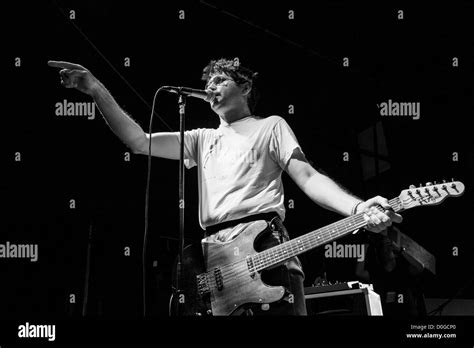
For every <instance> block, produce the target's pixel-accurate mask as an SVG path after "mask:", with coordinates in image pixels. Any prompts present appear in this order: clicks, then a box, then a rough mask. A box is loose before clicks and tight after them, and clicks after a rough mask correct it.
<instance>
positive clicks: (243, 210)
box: [176, 116, 301, 229]
mask: <svg viewBox="0 0 474 348" xmlns="http://www.w3.org/2000/svg"><path fill="white" fill-rule="evenodd" d="M176 136H177V137H178V141H179V133H176ZM184 142H185V143H184V158H185V165H186V167H187V168H192V167H194V166H195V165H197V167H198V187H199V223H200V225H201V227H202V228H204V229H205V228H206V227H207V226H211V225H215V224H218V223H221V222H224V221H229V220H235V219H239V218H243V217H245V216H248V215H254V214H259V213H268V212H276V213H278V214H279V215H280V217H281V218H282V220H284V218H285V206H284V194H283V185H282V181H281V173H282V171H283V169H284V168H285V167H286V165H287V163H288V161H289V159H290V157H291V155H292V154H293V151H294V150H295V149H297V148H298V149H300V150H301V148H300V146H299V144H298V141H297V140H296V137H295V135H294V133H293V131H292V130H291V128H290V126H289V125H288V123H287V122H286V121H285V120H284V119H283V118H281V117H279V116H270V117H267V118H261V117H257V116H248V117H245V118H243V119H240V120H238V121H235V122H233V123H231V124H228V123H227V122H225V121H223V120H221V124H220V126H219V127H218V128H217V129H209V128H198V129H194V130H190V131H186V132H185V136H184Z"/></svg>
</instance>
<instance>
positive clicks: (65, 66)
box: [48, 60, 85, 70]
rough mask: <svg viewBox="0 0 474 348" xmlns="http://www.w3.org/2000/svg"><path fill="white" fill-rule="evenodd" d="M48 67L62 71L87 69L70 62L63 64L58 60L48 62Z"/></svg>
mask: <svg viewBox="0 0 474 348" xmlns="http://www.w3.org/2000/svg"><path fill="white" fill-rule="evenodd" d="M48 65H49V66H50V67H53V68H62V69H71V70H73V69H85V68H84V67H83V66H81V65H79V64H74V63H69V62H62V61H57V60H48Z"/></svg>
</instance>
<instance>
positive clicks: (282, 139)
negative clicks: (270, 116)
mask: <svg viewBox="0 0 474 348" xmlns="http://www.w3.org/2000/svg"><path fill="white" fill-rule="evenodd" d="M295 149H299V150H300V151H301V152H303V151H302V150H301V146H300V145H299V144H298V140H297V139H296V136H295V133H293V131H292V129H291V128H290V126H289V125H288V123H287V122H286V121H285V120H284V119H283V118H280V119H279V120H278V122H277V123H275V125H274V127H273V130H272V133H271V139H270V149H269V150H270V155H271V157H272V159H273V160H274V161H275V162H276V163H277V164H278V165H279V166H280V167H281V168H282V169H283V170H284V169H285V168H286V165H287V164H288V161H289V160H290V158H291V156H292V155H293V151H294V150H295Z"/></svg>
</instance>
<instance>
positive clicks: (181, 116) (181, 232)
mask: <svg viewBox="0 0 474 348" xmlns="http://www.w3.org/2000/svg"><path fill="white" fill-rule="evenodd" d="M178 95H179V100H178V106H179V136H180V146H179V245H178V260H177V264H176V279H175V295H176V297H175V306H176V312H175V313H176V315H178V316H179V315H180V310H179V309H180V308H179V307H180V295H181V289H180V286H181V272H182V269H181V263H182V261H183V249H184V121H185V108H186V95H185V94H183V93H182V88H180V89H179V91H178Z"/></svg>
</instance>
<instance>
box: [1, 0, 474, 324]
mask: <svg viewBox="0 0 474 348" xmlns="http://www.w3.org/2000/svg"><path fill="white" fill-rule="evenodd" d="M473 7H474V6H473V3H472V2H468V1H465V2H463V1H459V2H454V3H449V5H448V3H444V4H439V5H435V4H429V5H424V6H419V7H416V8H415V7H413V6H411V5H409V4H408V3H405V2H401V3H387V4H385V5H383V6H382V5H372V4H371V5H368V4H359V3H352V2H344V1H334V2H318V3H317V4H310V3H309V2H304V3H303V2H282V3H278V4H276V3H273V2H250V1H239V2H233V3H231V2H217V1H211V0H209V1H208V2H199V1H173V2H153V3H152V2H127V3H118V2H113V1H101V2H100V3H98V2H97V3H95V2H93V1H44V2H42V3H41V4H36V5H32V4H26V3H22V2H21V3H19V4H16V5H13V4H9V5H8V6H7V7H6V8H5V9H4V10H3V13H4V16H5V17H6V21H5V22H4V23H3V24H4V25H5V26H6V27H5V30H4V33H5V34H6V35H5V38H4V41H3V42H2V46H3V48H2V51H3V54H2V56H3V57H4V58H6V61H5V62H4V63H3V64H2V65H3V67H4V68H3V71H4V79H3V86H4V88H3V93H2V94H3V98H4V99H3V104H4V106H6V107H5V108H4V115H3V119H2V125H3V127H2V130H3V132H2V139H3V140H5V142H4V145H3V146H2V157H1V164H2V170H1V172H2V176H3V179H2V180H1V182H0V192H1V202H2V205H3V208H2V213H3V214H2V216H3V218H2V219H1V222H0V228H1V239H0V240H1V241H2V243H4V242H5V241H10V242H11V243H17V244H21V243H29V244H33V243H37V244H38V245H39V260H38V261H37V262H30V261H29V260H15V259H3V260H2V261H1V263H0V267H1V269H2V286H1V293H2V296H1V297H0V317H1V318H3V319H10V318H23V317H25V316H38V317H40V318H43V317H53V318H63V317H64V318H70V317H81V315H82V303H83V295H84V279H85V265H86V256H87V245H88V236H89V230H90V229H92V236H93V248H92V257H91V272H92V274H91V277H92V278H91V279H92V281H91V284H90V290H89V302H88V308H87V311H88V315H91V316H100V317H105V318H127V319H130V318H132V319H133V318H138V317H140V316H141V313H142V287H141V286H142V283H141V281H142V278H141V254H142V246H143V230H144V219H143V216H144V197H145V180H146V168H147V167H146V164H147V163H146V157H145V156H140V155H131V156H132V157H131V160H130V161H129V162H126V161H124V153H125V152H127V151H129V149H127V148H126V146H125V145H124V144H123V143H121V141H120V140H119V139H118V138H117V137H116V136H115V135H114V134H113V133H112V132H111V131H110V130H109V129H108V127H107V125H106V124H105V122H104V121H103V119H102V117H101V116H100V114H99V112H98V110H96V118H95V119H94V120H87V118H85V117H58V116H56V115H55V103H57V102H62V101H63V100H64V99H67V100H68V101H73V102H74V101H91V100H90V99H89V98H88V97H87V96H85V95H83V94H81V93H80V92H78V91H75V90H67V89H64V88H63V87H61V85H60V83H59V74H58V71H57V69H53V68H50V67H48V66H47V61H48V60H65V61H70V62H74V63H79V64H81V65H83V66H85V67H87V68H88V69H89V70H91V71H92V73H93V74H94V75H95V76H96V77H98V78H99V79H100V80H101V81H102V82H103V83H104V84H105V85H106V86H107V88H108V89H109V90H110V91H111V93H112V95H113V96H114V97H115V98H116V100H117V101H118V103H119V104H120V105H121V106H122V107H123V108H124V110H126V111H127V112H128V113H129V114H130V115H131V116H132V117H133V118H134V119H135V120H136V121H137V122H138V123H139V124H140V125H141V126H142V127H143V128H144V129H147V128H148V123H149V117H150V113H151V103H152V99H153V95H154V93H155V91H156V89H157V88H158V87H160V86H162V85H175V86H190V87H195V88H202V87H203V86H202V82H201V81H200V77H201V70H202V68H203V67H204V66H205V65H206V64H207V62H208V61H209V60H210V59H215V58H220V57H226V58H234V57H239V59H240V61H241V64H243V65H245V66H248V67H250V68H251V69H253V70H255V71H258V72H259V74H260V79H259V81H258V82H257V86H258V88H259V89H260V91H261V94H262V99H261V101H260V103H259V105H258V107H257V114H260V115H271V114H276V115H280V116H282V117H284V118H285V119H286V120H287V121H288V123H289V124H290V126H291V127H292V129H293V130H294V132H295V134H296V136H297V138H298V140H299V142H300V144H301V145H302V148H303V151H304V152H305V154H306V156H307V157H308V159H309V160H311V161H312V163H313V164H314V166H315V167H317V168H320V169H322V170H324V171H325V172H326V173H328V175H330V176H331V177H332V178H334V179H335V180H336V181H338V182H339V183H341V184H342V185H343V186H344V187H346V188H347V189H348V190H350V191H351V192H353V193H354V194H356V195H359V196H360V197H364V198H370V197H372V196H374V195H377V194H380V195H382V196H384V197H387V198H393V197H396V196H398V195H399V194H400V191H401V190H403V189H406V188H408V186H409V185H410V184H415V185H417V186H418V185H419V184H420V183H423V184H424V183H425V182H427V181H431V182H432V181H435V180H437V181H438V182H439V181H441V180H442V179H447V180H451V178H454V179H455V180H459V181H462V182H463V183H464V184H465V185H466V192H465V194H464V195H463V196H462V197H460V198H455V199H448V200H447V201H445V202H443V204H441V205H438V206H432V207H425V208H420V209H413V210H410V211H407V212H405V213H404V214H403V216H404V222H403V223H402V224H401V225H400V226H399V227H400V229H401V231H402V232H404V233H406V234H408V235H410V236H411V237H412V238H413V239H415V240H416V241H417V242H419V243H420V244H421V245H422V246H423V247H425V248H426V249H427V250H429V251H430V252H431V253H432V254H433V255H435V257H436V259H437V275H436V276H435V277H429V278H428V280H427V282H426V290H425V296H426V297H427V298H449V297H451V296H453V295H455V294H456V292H457V291H458V289H460V288H462V287H463V286H464V285H465V284H467V283H468V281H469V280H470V279H471V280H472V273H473V272H472V271H473V267H472V266H473V262H472V255H473V252H474V250H473V246H472V237H471V235H472V227H471V226H470V224H469V221H470V213H471V208H472V206H473V198H472V197H473V196H472V193H471V192H470V191H471V189H470V186H471V185H470V184H471V182H472V178H473V155H472V127H471V126H470V121H471V120H470V119H471V118H472V114H473V104H472V101H473V86H472V76H473V61H474V60H473V58H474V57H473V53H472V47H473V37H472V35H471V30H470V29H472V28H471V26H472V19H473ZM70 10H74V11H75V15H76V19H74V20H70V19H69V11H70ZM180 10H184V11H185V19H184V20H180V19H179V17H178V16H179V11H180ZM289 10H294V13H295V19H294V20H290V19H289V18H288V11H289ZM398 10H403V11H404V19H403V20H399V19H398V18H397V16H398ZM15 57H20V58H21V67H19V68H18V67H15V66H14V62H15ZM125 57H129V58H130V62H131V66H130V67H125V66H124V58H125ZM343 57H349V59H350V66H349V67H343V65H342V59H343ZM453 57H458V59H459V66H458V67H453V66H452V59H453ZM176 99H177V98H176V95H173V94H161V95H159V96H158V102H157V105H156V107H157V113H158V114H159V116H160V118H159V117H156V118H155V119H154V127H153V131H154V132H157V131H178V130H179V118H178V110H177V100H176ZM388 99H392V100H393V101H400V102H420V103H421V117H420V119H419V120H413V119H411V118H410V117H382V116H380V112H379V109H378V108H377V104H379V103H381V102H386V101H388ZM289 105H293V106H294V110H295V112H294V114H289V113H288V110H289V109H288V108H289ZM376 123H379V126H381V128H382V129H383V134H384V138H385V142H386V149H387V154H386V156H385V157H384V158H383V159H384V160H385V161H386V162H388V163H389V169H388V170H385V171H383V172H381V173H379V174H378V175H376V176H372V177H370V178H365V177H364V176H363V168H362V166H363V164H362V162H361V154H362V153H363V152H361V151H360V147H359V144H358V135H359V134H360V133H361V132H362V131H364V130H367V129H369V128H370V127H373V125H375V124H376ZM217 126H218V117H217V115H215V114H213V112H212V111H211V110H210V109H209V107H208V105H207V104H206V103H203V102H202V101H200V100H196V99H189V100H188V104H187V124H186V128H187V129H192V128H197V127H217ZM372 151H373V149H372ZM16 152H20V153H21V161H20V162H16V161H15V160H14V159H15V153H16ZM344 152H348V153H349V155H350V160H349V161H348V162H344V161H343V153H344ZM453 152H457V153H458V154H459V160H458V161H453V160H452V158H453ZM196 173H197V171H196V169H195V168H194V169H192V170H187V171H186V207H187V210H186V222H185V223H186V238H187V243H188V242H191V241H198V240H199V239H200V238H201V236H202V231H201V229H200V227H199V224H198V219H197V204H198V197H197V185H196V180H197V175H196ZM283 175H284V179H283V180H284V184H285V197H286V203H288V201H289V200H290V199H291V200H293V202H294V209H287V217H286V221H285V223H286V226H287V228H288V230H289V231H290V233H291V235H292V237H296V236H298V235H301V234H304V233H307V232H309V231H311V230H314V229H316V228H319V227H322V226H324V225H326V224H329V223H331V222H334V221H336V220H337V219H339V218H340V217H339V216H338V215H337V214H335V213H332V212H329V211H327V210H324V209H322V208H320V207H318V206H317V205H316V204H314V203H313V202H311V201H310V200H309V198H307V197H306V196H305V195H304V193H303V192H302V191H300V190H299V189H298V187H297V186H296V185H295V184H294V183H293V182H292V181H291V179H290V178H289V177H288V175H287V174H283ZM150 194H151V201H150V236H149V242H148V245H149V249H148V255H149V260H148V265H149V267H148V268H147V269H148V282H147V283H148V294H149V295H148V297H149V298H148V301H147V302H148V311H149V313H150V315H152V316H166V315H167V312H166V310H167V295H168V293H169V287H170V284H169V272H170V270H171V262H172V261H173V258H174V257H175V255H176V238H177V236H178V213H179V211H178V205H177V203H178V162H177V161H176V162H175V161H170V160H166V159H159V158H153V165H152V185H151V192H150ZM70 199H75V201H76V209H70V208H69V200H70ZM91 226H92V227H91ZM127 246H128V247H130V248H131V255H130V256H128V257H127V256H124V248H125V247H127ZM453 247H458V248H459V256H457V257H455V256H453V255H452V248H453ZM317 254H318V253H317V251H313V252H308V253H307V254H304V255H303V256H302V257H301V259H302V262H303V266H304V268H305V271H306V274H307V277H306V282H307V285H310V284H311V282H312V280H313V279H314V273H315V272H316V269H317V267H318V266H317V264H316V263H317V260H319V258H318V255H317ZM155 260H156V261H157V265H156V267H152V263H153V261H155ZM333 278H335V279H338V278H339V277H338V275H337V274H335V275H334V276H333ZM340 280H344V279H340ZM346 280H347V279H346ZM70 294H75V295H76V303H75V304H74V303H72V304H71V303H70V301H69V296H70ZM458 297H459V298H471V299H472V298H473V292H472V287H471V288H470V289H469V288H468V289H467V290H466V291H463V292H461V293H460V294H458Z"/></svg>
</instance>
